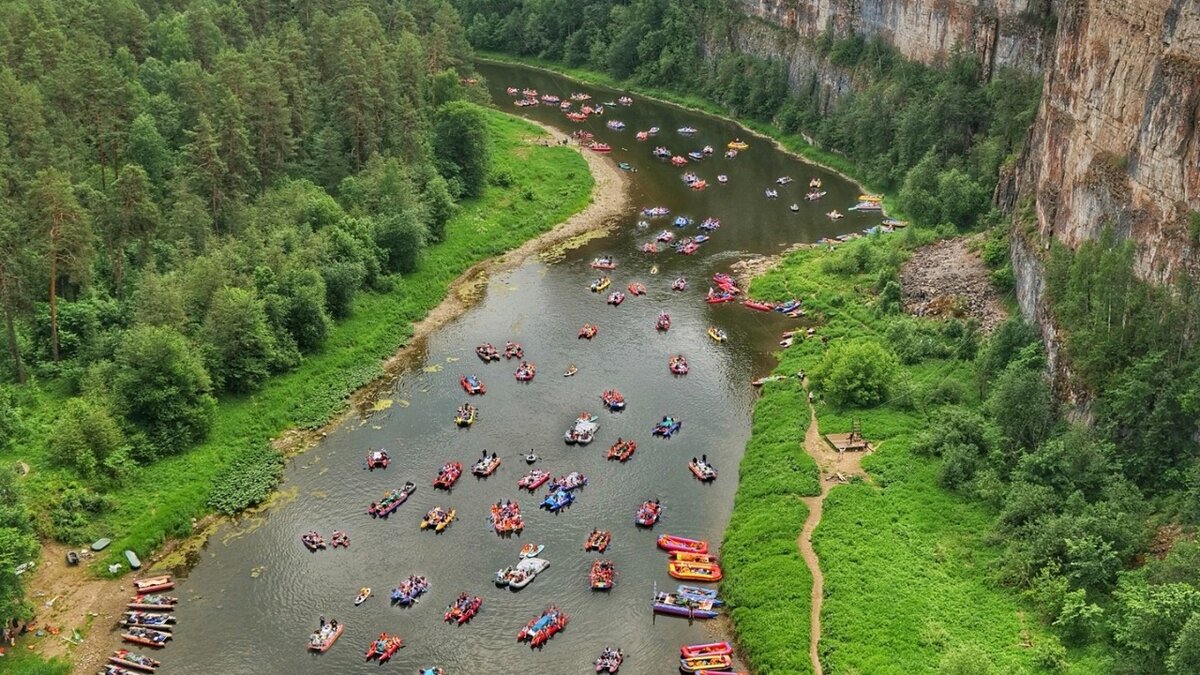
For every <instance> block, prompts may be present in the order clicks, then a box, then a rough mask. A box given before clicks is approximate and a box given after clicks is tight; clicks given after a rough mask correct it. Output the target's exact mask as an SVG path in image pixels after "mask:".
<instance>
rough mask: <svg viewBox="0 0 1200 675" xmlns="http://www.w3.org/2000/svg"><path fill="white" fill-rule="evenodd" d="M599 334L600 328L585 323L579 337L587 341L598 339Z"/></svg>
mask: <svg viewBox="0 0 1200 675" xmlns="http://www.w3.org/2000/svg"><path fill="white" fill-rule="evenodd" d="M599 332H600V329H599V328H598V327H596V326H595V325H594V324H590V323H585V324H583V326H582V327H581V328H580V329H579V335H578V337H579V338H582V339H585V340H591V339H592V338H594V337H596V334H597V333H599Z"/></svg>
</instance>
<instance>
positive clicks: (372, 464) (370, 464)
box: [367, 448, 392, 471]
mask: <svg viewBox="0 0 1200 675" xmlns="http://www.w3.org/2000/svg"><path fill="white" fill-rule="evenodd" d="M391 463H392V457H391V455H389V454H388V451H387V450H384V449H383V448H380V449H378V450H369V451H367V469H368V470H370V471H374V470H375V469H386V468H388V464H391Z"/></svg>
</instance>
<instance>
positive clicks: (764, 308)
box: [742, 300, 775, 312]
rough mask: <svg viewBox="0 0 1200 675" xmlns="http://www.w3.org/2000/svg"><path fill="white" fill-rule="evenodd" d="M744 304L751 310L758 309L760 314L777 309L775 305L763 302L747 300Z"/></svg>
mask: <svg viewBox="0 0 1200 675" xmlns="http://www.w3.org/2000/svg"><path fill="white" fill-rule="evenodd" d="M742 304H743V305H745V306H746V307H749V308H750V309H757V310H758V311H760V312H769V311H771V310H773V309H775V305H773V304H772V303H769V302H765V301H763V300H745V301H743V302H742Z"/></svg>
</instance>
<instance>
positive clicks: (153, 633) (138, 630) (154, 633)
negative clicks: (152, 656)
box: [121, 626, 172, 649]
mask: <svg viewBox="0 0 1200 675" xmlns="http://www.w3.org/2000/svg"><path fill="white" fill-rule="evenodd" d="M171 637H172V635H171V634H170V633H168V632H166V631H161V630H154V629H153V628H143V627H140V626H136V627H133V628H130V629H129V630H128V631H126V632H124V633H122V634H121V639H122V640H124V641H126V642H132V643H134V644H139V645H146V646H147V647H154V648H155V649H162V648H163V647H165V646H167V640H170V639H171Z"/></svg>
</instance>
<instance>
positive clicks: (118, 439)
mask: <svg viewBox="0 0 1200 675" xmlns="http://www.w3.org/2000/svg"><path fill="white" fill-rule="evenodd" d="M124 445H125V435H124V434H122V433H121V428H120V427H119V426H118V425H117V422H116V420H114V419H113V417H112V415H111V414H110V413H109V411H108V408H107V407H105V406H104V405H103V404H102V403H100V402H98V401H95V400H92V399H90V398H86V397H76V398H71V399H68V400H67V402H66V405H65V406H64V408H63V412H62V415H61V416H60V417H59V418H58V423H57V424H56V425H55V428H54V433H53V435H52V436H51V437H50V447H51V449H52V450H53V451H54V455H55V459H56V460H57V461H59V462H60V463H62V464H64V465H66V466H69V467H71V468H73V469H75V470H76V471H78V472H79V473H80V474H81V475H83V476H85V477H88V478H91V477H93V476H95V475H96V472H97V470H98V469H99V468H100V467H101V466H102V465H103V463H104V462H105V461H106V460H107V459H108V458H109V457H110V456H111V455H113V454H114V453H117V452H123V451H124ZM115 466H116V467H120V466H121V463H117V464H116V465H115Z"/></svg>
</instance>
